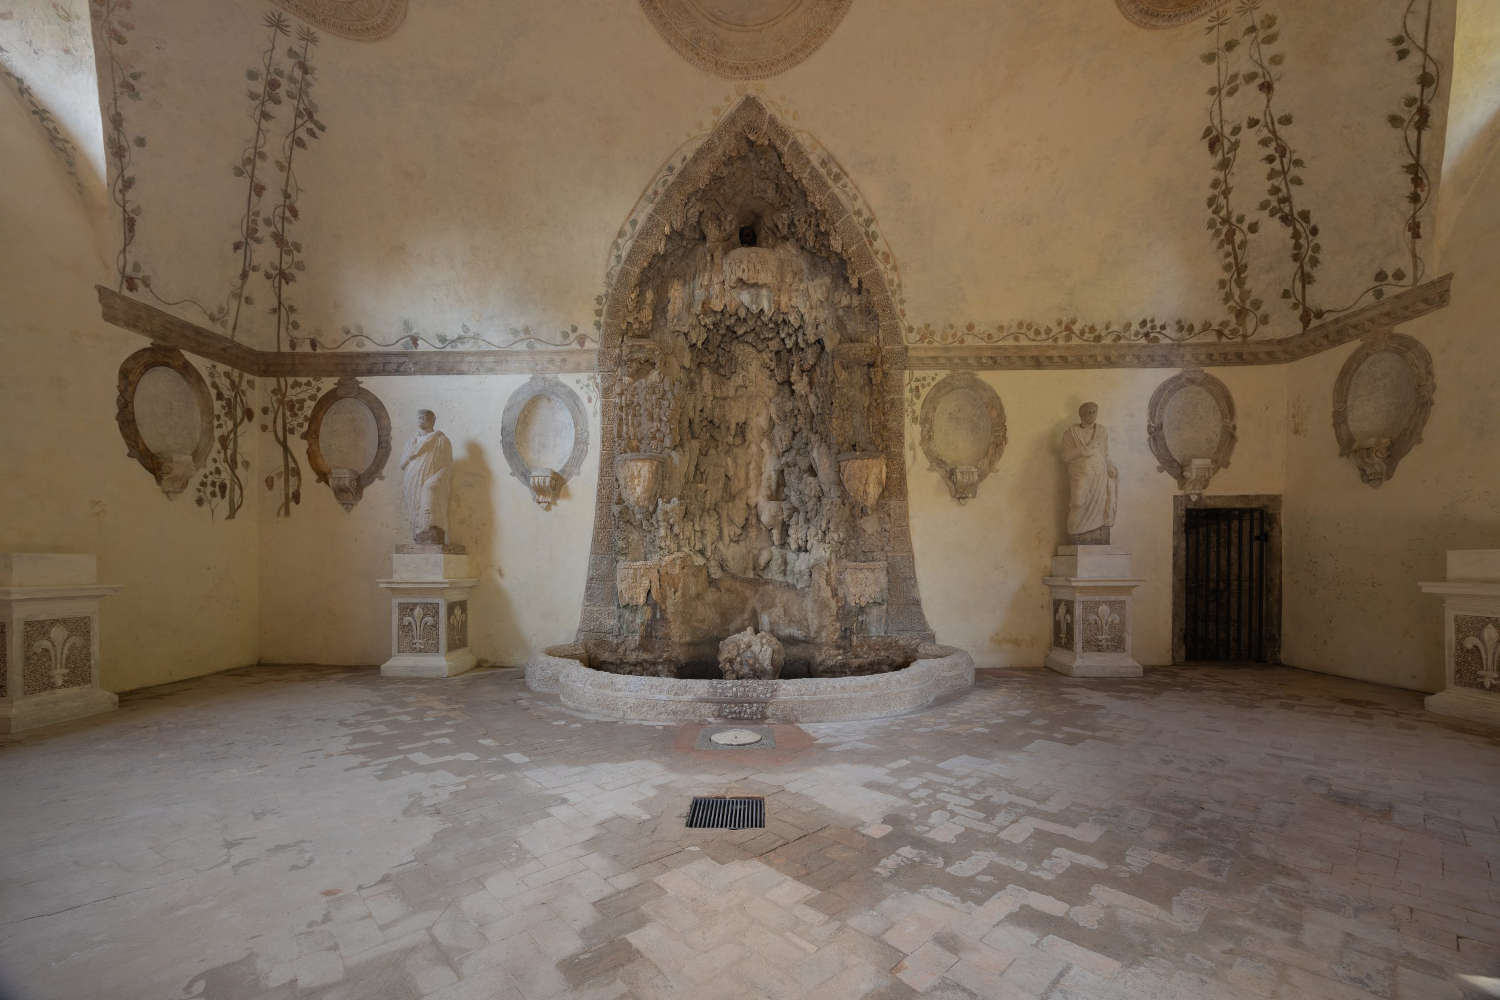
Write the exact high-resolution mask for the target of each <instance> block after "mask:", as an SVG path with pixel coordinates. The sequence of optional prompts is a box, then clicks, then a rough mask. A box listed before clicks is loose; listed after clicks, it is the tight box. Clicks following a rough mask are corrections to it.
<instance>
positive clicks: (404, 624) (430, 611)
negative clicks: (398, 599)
mask: <svg viewBox="0 0 1500 1000" xmlns="http://www.w3.org/2000/svg"><path fill="white" fill-rule="evenodd" d="M442 613H443V611H442V607H441V605H439V604H438V603H437V602H436V601H422V602H420V603H411V604H406V603H403V604H398V605H396V652H398V653H437V652H441V650H440V649H439V648H438V647H439V641H438V621H439V620H440V618H439V616H440V615H441V614H442Z"/></svg>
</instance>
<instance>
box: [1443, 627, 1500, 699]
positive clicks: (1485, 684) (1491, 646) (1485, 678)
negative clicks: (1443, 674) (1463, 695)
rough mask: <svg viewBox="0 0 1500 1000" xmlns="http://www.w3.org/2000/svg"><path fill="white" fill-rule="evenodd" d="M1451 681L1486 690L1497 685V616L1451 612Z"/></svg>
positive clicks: (1499, 678)
mask: <svg viewBox="0 0 1500 1000" xmlns="http://www.w3.org/2000/svg"><path fill="white" fill-rule="evenodd" d="M1453 683H1454V685H1455V686H1457V687H1467V688H1481V689H1483V690H1486V691H1490V690H1495V689H1496V688H1500V618H1488V617H1485V616H1482V615H1454V616H1453Z"/></svg>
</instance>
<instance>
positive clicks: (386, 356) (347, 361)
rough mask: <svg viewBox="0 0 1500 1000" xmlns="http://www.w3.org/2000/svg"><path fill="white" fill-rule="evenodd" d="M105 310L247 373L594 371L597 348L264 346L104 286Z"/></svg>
mask: <svg viewBox="0 0 1500 1000" xmlns="http://www.w3.org/2000/svg"><path fill="white" fill-rule="evenodd" d="M94 287H95V288H96V289H97V290H98V292H99V306H100V313H101V315H102V316H103V317H104V321H105V322H106V323H111V324H113V325H115V326H118V327H120V328H122V329H125V330H129V331H131V332H132V333H138V334H140V335H141V336H143V337H147V338H149V339H151V340H153V341H155V342H157V343H159V344H166V345H167V346H169V347H175V348H178V349H179V350H181V351H185V352H187V353H188V354H193V355H196V356H198V357H200V358H204V359H205V360H208V361H215V362H218V363H219V364H221V365H227V366H229V367H230V368H235V369H238V370H239V371H242V372H244V373H246V374H247V375H259V376H265V377H274V376H277V375H285V376H289V377H296V378H343V377H345V376H352V377H355V378H363V377H368V376H375V375H507V374H523V375H529V374H536V373H539V372H541V373H554V372H591V371H593V370H594V369H595V367H596V364H595V357H596V355H597V353H598V352H597V351H595V350H594V349H593V348H581V349H580V348H572V349H568V348H560V349H559V348H551V349H546V350H512V351H498V350H496V351H451V350H449V351H434V350H425V351H258V350H256V349H255V348H253V347H248V346H246V345H245V344H241V343H238V342H236V341H233V340H230V339H229V338H228V337H225V336H224V335H222V334H218V333H214V332H213V331H212V330H206V329H204V328H203V327H201V326H198V325H197V324H196V323H190V322H188V321H187V320H185V319H182V318H180V317H178V316H173V315H172V314H171V313H168V312H163V311H162V310H160V309H158V308H156V307H155V306H152V305H148V304H146V303H145V302H142V301H140V300H139V299H133V298H131V297H130V296H128V295H122V294H120V293H119V292H117V291H115V290H114V289H112V288H106V287H104V286H103V285H96V286H94Z"/></svg>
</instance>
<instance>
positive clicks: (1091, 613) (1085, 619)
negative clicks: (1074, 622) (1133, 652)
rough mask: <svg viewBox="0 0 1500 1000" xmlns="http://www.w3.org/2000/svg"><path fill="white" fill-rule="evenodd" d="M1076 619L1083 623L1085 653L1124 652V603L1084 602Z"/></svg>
mask: <svg viewBox="0 0 1500 1000" xmlns="http://www.w3.org/2000/svg"><path fill="white" fill-rule="evenodd" d="M1078 617H1079V618H1080V619H1081V620H1082V623H1083V651H1084V652H1085V653H1123V652H1125V602H1124V601H1084V602H1082V604H1081V605H1080V607H1079V615H1078Z"/></svg>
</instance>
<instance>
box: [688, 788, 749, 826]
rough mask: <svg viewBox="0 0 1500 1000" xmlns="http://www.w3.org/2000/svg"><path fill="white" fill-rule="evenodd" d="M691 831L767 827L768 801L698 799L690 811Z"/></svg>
mask: <svg viewBox="0 0 1500 1000" xmlns="http://www.w3.org/2000/svg"><path fill="white" fill-rule="evenodd" d="M687 825H688V829H690V830H753V829H763V828H764V827H765V825H766V800H765V799H763V798H760V797H759V796H756V797H754V798H751V797H745V798H726V797H725V796H722V795H720V796H713V797H698V798H694V799H693V804H692V806H691V807H690V808H689V809H688V818H687Z"/></svg>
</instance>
